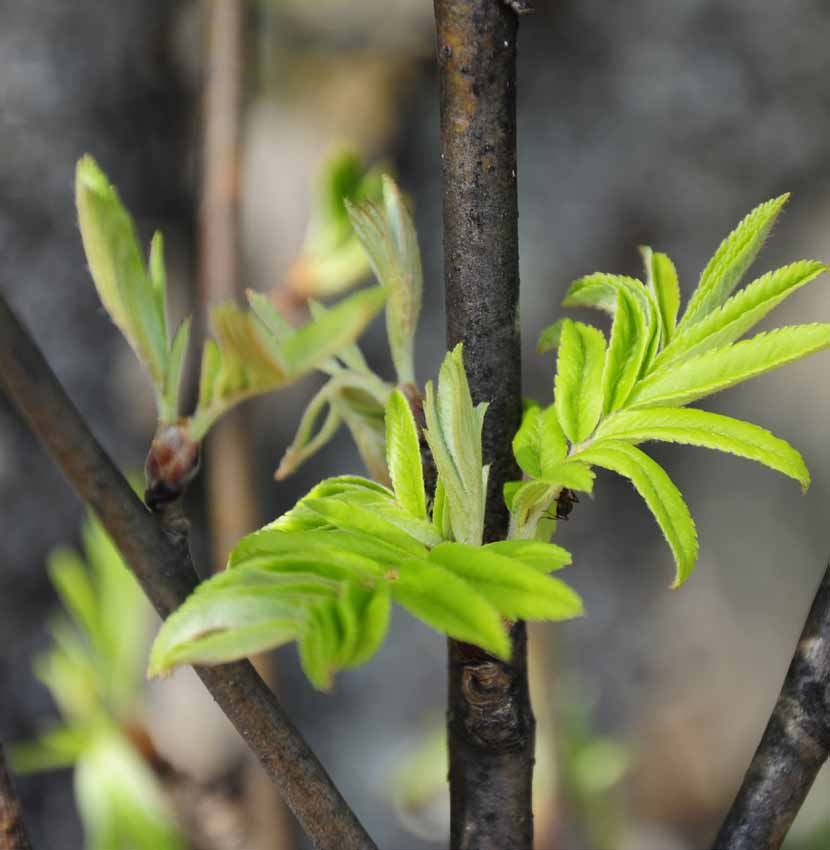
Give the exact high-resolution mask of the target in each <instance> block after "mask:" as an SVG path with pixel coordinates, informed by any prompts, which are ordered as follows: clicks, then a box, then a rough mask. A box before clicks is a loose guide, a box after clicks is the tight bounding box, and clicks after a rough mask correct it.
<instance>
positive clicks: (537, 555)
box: [482, 540, 571, 573]
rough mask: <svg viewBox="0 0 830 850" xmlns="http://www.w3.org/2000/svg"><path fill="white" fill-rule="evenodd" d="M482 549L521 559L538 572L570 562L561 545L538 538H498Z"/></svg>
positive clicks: (560, 566)
mask: <svg viewBox="0 0 830 850" xmlns="http://www.w3.org/2000/svg"><path fill="white" fill-rule="evenodd" d="M482 550H483V551H485V552H495V553H496V554H497V555H502V556H504V557H507V558H512V559H514V560H516V561H521V562H522V563H523V564H525V565H527V566H528V567H533V569H534V570H537V571H538V572H540V573H550V572H553V571H554V570H561V569H562V567H566V566H568V564H570V563H571V553H570V552H568V551H567V550H565V549H563V548H562V547H561V546H556V545H554V544H553V543H543V542H541V541H538V540H498V541H496V542H495V543H487V544H486V545H485V546H483V547H482Z"/></svg>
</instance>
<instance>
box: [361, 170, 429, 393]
mask: <svg viewBox="0 0 830 850" xmlns="http://www.w3.org/2000/svg"><path fill="white" fill-rule="evenodd" d="M346 208H347V210H348V213H349V217H350V219H351V222H352V226H353V227H354V230H355V233H356V234H357V237H358V239H359V240H360V242H361V244H362V245H363V247H364V249H365V251H366V254H367V255H368V257H369V262H370V264H371V266H372V270H373V271H374V273H375V277H376V278H377V279H378V281H379V282H380V283H381V284H382V285H383V286H384V287H385V288H386V289H387V290H388V293H389V300H388V303H387V305H386V329H387V335H388V337H389V348H390V351H391V353H392V362H393V363H394V364H395V371H396V372H397V375H398V381H399V382H400V383H414V381H415V374H414V355H413V345H414V338H415V330H416V327H417V324H418V317H419V315H420V312H421V298H422V290H423V276H422V271H421V254H420V251H419V249H418V237H417V234H416V233H415V226H414V225H413V223H412V217H411V216H410V214H409V210H408V209H407V208H406V203H405V202H404V199H403V196H402V195H401V192H400V190H399V189H398V187H397V186H396V185H395V182H394V181H393V180H392V179H391V178H390V177H388V176H386V175H384V177H383V204H382V206H381V205H378V204H374V203H372V202H370V201H366V202H364V203H362V204H360V205H357V206H355V205H353V204H350V203H348V202H347V203H346Z"/></svg>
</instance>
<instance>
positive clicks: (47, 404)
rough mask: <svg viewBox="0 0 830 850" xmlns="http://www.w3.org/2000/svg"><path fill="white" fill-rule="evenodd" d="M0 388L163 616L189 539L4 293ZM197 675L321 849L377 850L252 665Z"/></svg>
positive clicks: (178, 598) (182, 570)
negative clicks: (93, 422) (124, 467)
mask: <svg viewBox="0 0 830 850" xmlns="http://www.w3.org/2000/svg"><path fill="white" fill-rule="evenodd" d="M0 386H2V387H3V388H4V389H5V391H6V392H7V393H8V395H9V397H10V399H11V400H12V401H13V402H14V403H15V404H16V405H17V406H18V408H19V409H20V411H21V413H22V414H23V417H24V418H25V419H26V421H27V422H28V423H29V425H30V427H31V429H32V431H34V433H35V434H36V435H37V436H38V437H39V438H40V439H41V440H42V442H43V443H44V445H45V446H46V448H47V449H48V451H49V453H50V454H51V455H52V457H53V458H54V460H55V462H56V463H57V464H58V466H59V467H60V469H61V470H62V471H63V473H64V475H65V476H66V477H67V479H68V480H69V483H70V484H71V485H72V486H73V487H74V488H75V490H76V491H77V492H78V495H79V496H80V497H81V498H82V499H83V500H84V501H85V502H86V503H87V504H89V505H90V507H92V509H93V510H94V511H95V513H96V514H97V515H98V517H99V518H100V520H101V522H102V523H103V524H104V527H105V528H106V529H107V531H108V532H109V533H110V535H111V536H112V538H113V540H114V541H115V543H116V544H117V546H118V548H119V549H120V550H121V553H122V554H123V556H124V558H125V559H126V561H127V563H128V564H130V566H131V567H132V569H133V571H134V573H135V575H136V577H137V578H138V580H139V582H140V583H141V585H142V587H143V588H144V591H145V593H146V594H147V596H148V598H149V599H150V601H151V602H152V603H153V605H154V606H155V608H156V610H157V611H158V612H159V614H160V615H161V616H162V617H166V616H167V615H168V614H170V612H171V611H173V610H174V609H175V608H176V607H177V606H178V605H180V604H181V603H182V602H183V601H184V600H185V598H186V597H187V596H188V595H189V594H190V593H191V591H192V590H193V589H194V588H195V587H196V584H197V581H198V579H197V576H196V573H195V571H194V569H193V565H192V562H191V560H190V554H189V552H188V549H187V544H186V539H185V538H184V537H178V538H171V537H170V536H168V535H167V534H165V532H164V531H163V530H162V528H161V526H160V524H159V522H158V521H157V519H156V518H155V517H154V516H153V515H152V514H150V513H149V512H148V511H147V510H146V508H145V507H144V505H143V504H142V503H141V502H140V501H139V499H138V498H137V497H136V495H135V494H134V493H133V491H132V489H131V488H130V486H129V484H128V483H127V481H126V480H125V479H124V477H123V476H122V475H121V473H120V472H119V471H118V469H116V467H115V466H114V464H113V463H112V461H111V460H110V458H109V457H108V456H107V454H106V453H105V452H104V450H103V449H102V448H101V446H100V445H99V444H98V442H97V441H96V440H95V437H94V436H93V435H92V433H91V432H90V430H89V428H88V427H87V425H86V423H85V422H84V420H83V419H82V417H81V415H80V414H79V413H78V411H77V410H76V408H75V406H74V405H73V404H72V402H71V401H70V400H69V398H68V397H67V396H66V393H65V392H64V391H63V388H62V387H61V386H60V384H59V383H58V380H57V378H56V377H55V375H54V373H53V372H52V370H51V369H50V368H49V365H48V364H47V363H46V361H45V360H44V358H43V355H42V354H41V353H40V351H39V350H38V349H37V347H36V346H35V345H34V343H33V342H32V340H31V339H30V338H29V336H28V334H27V333H26V331H25V330H24V329H23V327H22V326H21V325H20V323H19V322H18V321H17V319H16V318H15V316H14V315H13V314H12V312H11V310H10V309H9V307H8V305H7V304H6V302H5V300H4V299H3V298H2V296H0ZM196 672H197V673H198V674H199V676H200V678H201V679H202V681H203V682H204V683H205V685H206V687H207V689H208V690H209V691H210V693H211V695H212V696H213V698H214V699H215V700H216V702H217V704H218V705H219V707H220V708H221V709H222V710H223V711H224V713H225V714H226V715H227V717H228V718H229V720H230V721H231V723H233V725H234V726H235V727H236V730H237V731H238V732H239V734H240V735H241V736H242V738H243V739H244V740H245V742H246V744H247V745H248V746H249V747H250V748H251V750H252V751H253V752H254V753H255V755H256V756H257V758H258V759H259V761H260V762H261V763H262V765H263V767H264V768H265V770H266V772H267V773H268V775H269V776H270V777H271V778H272V779H273V781H274V783H275V784H276V785H277V787H278V788H279V789H280V792H281V793H282V795H283V798H284V799H285V801H286V803H287V804H288V806H289V808H290V809H291V810H292V811H293V812H294V814H295V815H296V816H297V819H298V820H299V821H300V823H301V825H302V826H303V828H304V829H305V831H306V832H307V833H308V835H309V836H310V837H311V839H312V841H313V842H314V845H315V847H319V848H326V850H329V848H330V850H342V848H355V850H358V848H359V850H373V848H374V847H375V845H374V843H373V842H372V840H371V838H369V836H368V835H367V833H366V832H365V830H364V829H363V827H362V826H361V824H360V823H359V821H358V820H357V818H356V817H355V815H354V813H353V812H352V811H351V809H349V807H348V804H347V803H346V802H345V800H344V799H343V797H342V796H341V795H340V792H339V791H338V790H337V788H335V786H334V784H333V783H332V781H331V779H330V778H329V776H328V774H327V773H326V771H325V769H324V768H323V766H322V765H321V764H320V762H319V761H318V760H317V757H316V756H315V755H314V753H313V752H312V751H311V750H310V749H309V747H308V744H306V742H305V741H304V740H303V738H302V736H301V735H300V733H299V732H298V731H297V729H296V728H295V727H294V725H293V724H292V722H291V721H290V719H289V718H288V717H287V716H286V714H285V712H284V711H283V709H282V707H281V706H280V704H279V703H278V702H277V699H276V697H275V696H274V695H273V693H272V692H271V691H270V690H269V689H268V687H267V685H266V684H265V683H264V682H263V681H262V679H261V678H260V677H259V676H258V675H257V673H256V671H255V670H254V669H253V667H252V666H251V665H250V664H249V663H248V662H247V661H244V662H239V663H236V664H227V665H223V666H221V667H200V668H197V670H196Z"/></svg>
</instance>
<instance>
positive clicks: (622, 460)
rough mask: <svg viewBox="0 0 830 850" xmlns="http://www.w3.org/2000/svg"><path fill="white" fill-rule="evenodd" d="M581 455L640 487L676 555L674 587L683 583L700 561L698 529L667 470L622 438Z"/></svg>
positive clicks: (590, 448)
mask: <svg viewBox="0 0 830 850" xmlns="http://www.w3.org/2000/svg"><path fill="white" fill-rule="evenodd" d="M578 457H579V459H580V460H581V461H583V462H584V463H590V464H594V465H595V466H601V467H603V468H604V469H610V470H612V471H613V472H616V473H618V474H619V475H622V476H624V477H625V478H628V479H629V480H630V481H631V483H632V484H633V485H634V486H635V487H636V488H637V490H638V491H639V493H640V495H641V496H642V497H643V499H644V500H645V503H646V505H648V508H649V510H650V511H651V512H652V514H654V518H655V519H656V520H657V523H658V525H659V526H660V529H661V530H662V532H663V535H664V536H665V538H666V540H667V542H668V544H669V546H670V548H671V550H672V553H673V554H674V560H675V563H676V564H677V574H676V576H675V580H674V583H673V584H672V587H679V586H680V585H681V584H683V582H684V581H686V579H687V578H688V577H689V575H690V574H691V572H692V570H693V569H694V565H695V561H696V560H697V532H696V531H695V524H694V522H693V520H692V517H691V515H690V514H689V509H688V508H687V507H686V503H685V501H684V500H683V496H682V495H681V494H680V491H679V490H678V489H677V487H675V485H674V484H673V483H672V480H671V479H670V478H669V476H668V475H667V474H666V472H665V470H664V469H663V468H662V467H661V466H660V465H659V464H657V463H655V462H654V461H653V460H652V459H651V458H650V457H649V456H648V455H647V454H644V453H643V452H641V451H640V450H639V449H637V448H635V447H634V446H632V445H629V444H628V443H624V442H622V441H619V440H602V441H598V442H596V443H593V444H592V445H591V446H589V447H588V448H586V449H584V450H582V451H580V452H579V453H578Z"/></svg>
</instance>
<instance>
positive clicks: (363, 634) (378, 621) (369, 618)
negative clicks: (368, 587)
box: [343, 582, 392, 667]
mask: <svg viewBox="0 0 830 850" xmlns="http://www.w3.org/2000/svg"><path fill="white" fill-rule="evenodd" d="M391 609H392V604H391V597H390V595H389V582H380V583H378V585H377V586H376V587H375V590H374V592H372V593H371V594H370V595H369V599H368V601H367V602H366V604H365V607H364V608H363V609H362V610H361V611H360V614H359V616H360V623H359V627H358V633H357V638H356V640H355V643H354V646H353V647H352V654H351V657H350V658H349V659H348V661H347V662H345V663H344V665H343V666H344V667H359V666H360V665H361V664H365V663H366V662H367V661H368V660H369V659H370V658H372V656H374V654H375V653H376V652H377V651H378V649H380V647H381V645H382V644H383V641H384V640H385V639H386V633H387V631H388V630H389V617H390V614H391Z"/></svg>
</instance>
